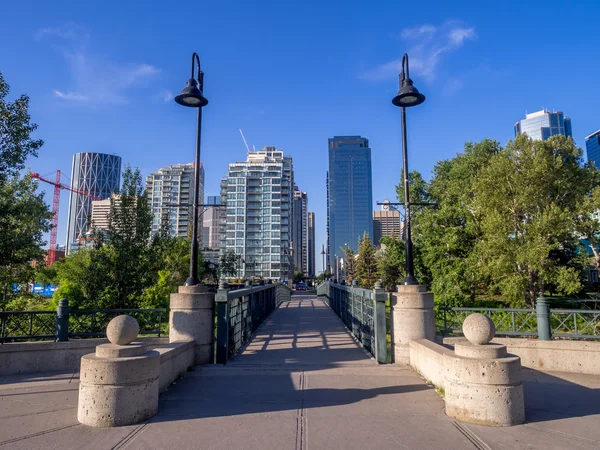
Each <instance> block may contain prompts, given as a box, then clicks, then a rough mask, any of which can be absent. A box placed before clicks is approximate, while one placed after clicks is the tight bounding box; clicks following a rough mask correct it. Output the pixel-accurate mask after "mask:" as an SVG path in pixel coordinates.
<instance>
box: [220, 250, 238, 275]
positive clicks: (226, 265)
mask: <svg viewBox="0 0 600 450" xmlns="http://www.w3.org/2000/svg"><path fill="white" fill-rule="evenodd" d="M238 264H239V256H238V255H237V254H236V253H235V252H234V251H232V250H225V251H224V252H223V253H221V255H220V257H219V278H230V277H234V276H235V274H236V273H237V270H238Z"/></svg>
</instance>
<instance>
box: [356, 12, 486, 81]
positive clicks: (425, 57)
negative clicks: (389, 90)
mask: <svg viewBox="0 0 600 450" xmlns="http://www.w3.org/2000/svg"><path fill="white" fill-rule="evenodd" d="M400 37H401V38H402V40H403V41H405V43H406V46H407V50H406V53H408V55H409V57H410V60H409V62H410V71H411V78H412V75H413V74H416V75H420V76H423V77H425V78H426V79H428V80H429V81H432V80H434V79H435V77H436V74H437V69H438V66H439V64H440V62H441V61H442V58H443V57H444V56H445V55H446V54H448V53H451V52H454V51H456V50H458V49H459V48H460V47H462V46H463V45H464V44H465V42H466V41H469V40H473V39H475V38H476V33H475V28H465V27H463V26H461V25H460V24H459V23H457V22H445V23H444V24H442V25H440V26H434V25H429V24H425V25H421V26H418V27H414V28H406V29H404V30H402V32H401V33H400ZM402 53H403V52H402ZM401 68H402V57H400V58H398V59H394V60H391V61H388V62H386V63H383V64H380V65H379V66H377V67H375V68H374V69H372V70H370V71H367V72H366V73H364V74H363V75H362V78H364V79H369V80H375V81H378V80H389V79H392V78H393V77H396V76H398V73H399V72H400V70H401Z"/></svg>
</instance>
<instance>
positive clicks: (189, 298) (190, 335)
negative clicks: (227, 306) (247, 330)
mask: <svg viewBox="0 0 600 450" xmlns="http://www.w3.org/2000/svg"><path fill="white" fill-rule="evenodd" d="M214 304H215V293H214V292H210V291H209V289H208V288H207V287H206V286H179V292H177V293H175V294H171V303H170V309H171V312H170V315H169V342H181V341H190V340H192V341H194V342H195V356H194V364H196V365H197V364H208V363H210V362H211V361H212V349H213V347H212V343H213V327H214V313H213V308H214Z"/></svg>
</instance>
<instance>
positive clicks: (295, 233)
mask: <svg viewBox="0 0 600 450" xmlns="http://www.w3.org/2000/svg"><path fill="white" fill-rule="evenodd" d="M293 211H294V215H293V222H292V223H293V228H292V260H293V261H294V270H295V271H302V273H303V274H304V275H305V276H306V275H308V196H307V195H306V192H302V191H301V190H299V189H298V186H294V205H293Z"/></svg>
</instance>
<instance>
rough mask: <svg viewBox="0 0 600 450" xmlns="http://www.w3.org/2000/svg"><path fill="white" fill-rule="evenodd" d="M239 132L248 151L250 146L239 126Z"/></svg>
mask: <svg viewBox="0 0 600 450" xmlns="http://www.w3.org/2000/svg"><path fill="white" fill-rule="evenodd" d="M240 134H241V135H242V139H243V140H244V145H245V146H246V150H248V153H250V147H248V143H247V142H246V138H245V137H244V132H243V131H242V129H241V128H240Z"/></svg>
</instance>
